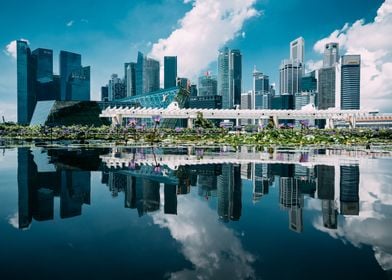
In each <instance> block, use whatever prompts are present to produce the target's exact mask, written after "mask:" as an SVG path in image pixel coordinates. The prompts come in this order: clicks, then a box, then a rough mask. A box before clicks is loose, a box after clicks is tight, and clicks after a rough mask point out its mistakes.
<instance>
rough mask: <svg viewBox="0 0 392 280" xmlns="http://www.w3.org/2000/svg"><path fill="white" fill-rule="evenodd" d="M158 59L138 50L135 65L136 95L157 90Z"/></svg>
mask: <svg viewBox="0 0 392 280" xmlns="http://www.w3.org/2000/svg"><path fill="white" fill-rule="evenodd" d="M159 71H160V69H159V61H157V60H155V59H152V58H149V57H147V56H145V55H143V53H141V52H139V53H138V56H137V65H136V77H135V78H136V95H140V94H145V93H149V92H153V91H157V90H159Z"/></svg>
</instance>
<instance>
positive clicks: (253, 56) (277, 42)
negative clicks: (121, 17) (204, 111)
mask: <svg viewBox="0 0 392 280" xmlns="http://www.w3.org/2000/svg"><path fill="white" fill-rule="evenodd" d="M71 2H72V1H71ZM169 2H170V3H171V4H173V3H174V2H176V1H163V2H161V3H156V2H154V3H148V4H146V3H143V4H139V5H136V6H134V7H131V6H129V5H130V4H129V5H128V6H129V7H127V8H128V11H130V12H129V13H132V12H134V11H135V10H138V11H140V9H142V8H148V7H150V6H149V5H152V6H160V5H161V6H163V7H165V8H166V9H164V12H166V13H168V14H169V13H174V11H175V12H176V13H178V15H182V14H184V13H186V12H187V13H186V14H185V16H179V19H177V20H181V19H182V21H180V22H176V23H175V24H174V25H172V26H170V27H172V29H171V30H166V32H163V30H164V29H167V27H168V26H160V28H158V27H157V28H155V29H154V28H152V31H151V32H147V33H149V34H147V33H146V34H136V35H134V36H133V37H132V38H131V39H129V38H128V41H132V42H133V47H129V44H128V45H127V44H126V42H125V41H126V40H123V39H124V38H122V41H121V43H120V40H115V41H116V44H112V47H110V48H108V49H107V50H104V49H105V46H106V43H109V42H111V39H113V38H111V39H110V38H109V39H108V40H106V41H100V42H103V43H104V44H97V46H94V48H92V45H88V44H87V42H88V41H89V40H91V38H89V35H90V34H92V33H94V32H97V30H100V28H101V27H102V26H101V25H102V23H103V22H102V23H101V22H97V18H95V19H94V15H95V14H94V13H92V12H91V13H89V17H87V16H86V18H81V17H80V15H79V12H78V13H76V14H77V15H76V14H75V16H74V17H75V19H73V20H68V21H67V20H64V21H63V22H62V25H63V27H62V28H60V23H56V24H55V25H54V26H53V27H50V28H49V27H48V30H47V31H48V32H46V30H45V29H42V32H41V31H40V32H41V33H40V34H41V35H40V34H36V31H35V33H34V32H33V31H32V30H29V29H31V27H28V26H26V25H23V24H20V23H19V25H17V26H15V28H13V29H12V30H7V31H2V32H4V33H5V34H4V36H1V37H2V38H4V39H3V40H5V41H1V42H0V43H1V44H2V45H3V50H4V52H3V53H2V54H1V56H0V66H2V67H3V69H6V70H5V71H4V74H3V75H2V77H1V78H0V94H1V96H2V97H1V101H2V102H1V105H0V113H1V115H4V116H5V118H6V120H16V61H15V58H14V57H13V55H14V52H13V51H14V50H13V45H12V43H11V44H10V42H11V41H13V39H19V38H25V39H26V40H28V41H29V42H30V44H31V46H33V48H36V47H44V48H49V49H53V51H54V53H58V52H59V51H60V50H64V49H66V50H70V51H72V52H76V53H80V54H81V55H82V56H83V64H84V65H91V83H92V84H91V89H92V92H91V97H92V99H93V100H99V99H100V88H101V86H102V85H104V84H105V83H106V81H107V80H108V78H109V77H110V75H111V74H112V73H118V74H120V76H121V73H122V71H121V69H122V67H123V64H124V62H127V61H136V54H137V51H138V50H140V51H143V52H145V53H146V55H149V56H150V55H151V56H152V57H155V58H158V59H159V60H160V61H161V67H162V66H163V63H162V62H163V56H164V55H168V56H170V55H173V56H177V57H178V66H179V72H178V74H179V76H181V77H187V78H191V81H192V82H193V83H196V81H197V77H198V75H200V74H201V73H202V72H203V71H204V70H212V73H213V74H217V65H216V59H217V54H218V49H217V47H223V46H228V47H229V48H231V49H234V48H236V49H240V51H241V54H242V56H243V71H242V72H243V74H242V83H243V87H242V92H244V91H247V90H248V89H251V88H252V86H251V84H252V69H253V67H254V64H256V66H257V68H258V69H259V70H260V71H261V72H263V73H264V74H266V75H268V76H269V77H270V83H275V84H278V79H277V77H278V73H279V72H278V69H279V61H281V60H282V59H284V58H287V57H289V53H288V51H287V46H288V44H289V43H290V42H291V41H293V40H294V39H295V38H297V37H299V36H302V37H304V39H305V41H306V48H305V58H306V59H305V65H306V68H307V69H308V70H309V69H312V68H317V67H320V62H321V64H322V53H323V52H324V48H325V43H328V42H333V41H336V42H337V43H339V44H340V46H341V50H340V54H341V55H344V54H346V53H347V52H350V53H353V50H357V49H356V48H355V47H358V44H359V43H361V44H363V47H364V50H358V52H357V53H356V54H360V55H361V59H362V60H363V62H364V63H363V64H364V66H363V68H361V75H362V76H361V78H362V77H363V75H365V79H364V81H362V79H361V82H363V83H364V84H365V86H364V87H361V99H364V100H363V101H364V102H366V103H365V104H369V105H372V104H375V105H377V104H379V106H373V107H375V108H377V109H380V110H381V111H388V109H389V108H390V107H391V106H390V105H391V104H390V102H391V101H390V100H389V99H390V98H389V97H390V90H391V88H390V79H388V77H386V76H385V75H386V74H385V73H386V72H385V71H387V70H388V67H389V65H390V64H389V63H384V64H383V63H382V62H383V59H384V58H385V59H387V60H386V62H389V61H388V57H387V56H386V55H383V56H382V55H381V57H379V58H378V60H377V63H375V65H369V61H370V60H369V53H367V52H369V51H370V52H371V53H374V52H376V51H378V50H384V49H387V50H388V47H389V44H390V42H380V46H377V43H378V42H373V43H372V44H373V45H372V46H369V44H366V42H362V41H360V40H358V41H360V42H359V43H356V44H354V43H353V40H354V39H355V38H357V39H358V37H355V36H354V35H358V34H364V32H366V31H367V29H372V30H373V29H375V28H376V27H377V26H379V27H384V28H383V29H381V28H380V29H379V32H380V34H383V33H382V32H384V31H387V30H391V20H390V17H391V16H390V15H391V9H389V7H390V5H391V3H392V1H389V0H387V1H385V2H384V3H383V2H382V1H374V2H373V3H371V5H370V4H369V3H365V2H367V1H360V3H358V1H355V3H356V4H357V7H353V9H351V10H350V12H348V10H347V9H343V10H344V11H345V13H344V12H340V11H336V14H334V15H330V17H329V18H330V22H328V23H327V24H325V23H323V24H324V25H323V24H321V23H320V22H316V24H315V25H313V24H312V29H313V30H312V32H310V30H309V28H305V27H304V26H303V24H302V26H297V24H299V25H301V24H300V23H296V24H294V26H293V30H292V31H290V32H287V33H288V34H284V35H283V34H280V33H279V36H276V34H275V35H274V36H273V37H268V38H269V42H268V43H267V44H265V46H264V45H263V44H257V42H258V41H260V39H258V38H257V36H256V35H257V34H258V33H260V32H261V33H262V34H265V35H267V33H268V32H271V30H266V29H268V28H273V27H274V25H276V24H277V23H276V22H274V19H273V17H272V15H271V13H272V12H274V11H275V12H277V11H279V12H280V13H281V14H282V15H284V14H285V13H287V12H288V11H289V10H290V9H294V10H296V11H297V9H299V8H300V7H301V6H303V5H306V3H307V2H308V1H290V5H289V7H288V8H287V11H283V10H277V9H278V8H277V7H276V6H274V4H272V3H264V1H245V2H243V3H242V2H241V5H237V6H238V7H237V6H236V5H235V3H237V2H238V1H228V2H230V3H227V4H226V3H225V4H222V3H221V4H220V5H221V6H220V8H222V11H220V12H223V11H225V9H228V10H234V11H236V10H235V9H236V8H237V9H239V10H238V14H239V15H238V16H239V18H238V20H239V21H240V24H239V26H237V25H236V26H232V22H231V20H233V19H230V18H229V19H227V22H221V23H222V24H225V25H227V26H223V27H222V28H223V29H224V30H223V31H225V32H223V33H222V37H225V36H226V37H227V38H228V39H227V38H226V39H222V38H217V39H216V40H217V41H219V42H215V43H216V44H215V45H214V46H210V45H204V43H203V42H200V45H202V46H204V48H205V49H204V52H205V57H204V56H203V57H202V60H203V61H204V64H205V66H203V67H202V66H201V65H199V64H197V63H194V64H193V66H194V67H192V69H188V68H187V67H186V66H187V65H184V64H189V59H191V58H192V59H195V58H199V53H198V52H197V50H195V52H192V50H193V49H190V51H188V53H189V55H188V56H189V57H184V56H183V55H182V53H181V51H178V53H175V51H176V49H175V48H174V49H173V48H172V45H173V43H172V41H173V40H174V39H175V38H174V39H173V36H174V37H175V35H176V34H177V33H178V32H185V31H186V30H187V29H186V28H187V25H186V22H185V21H186V20H191V19H192V13H196V12H198V11H199V10H200V7H199V5H201V4H204V5H208V4H211V3H209V2H210V1H207V0H206V1H198V2H197V3H193V5H189V3H188V2H189V1H186V2H187V3H176V4H177V5H171V9H170V8H169V6H170V5H168V3H169ZM231 2H233V3H231ZM299 2H301V3H299ZM170 3H169V4H170ZM237 4H238V3H237ZM307 4H308V5H309V3H307ZM352 4H353V1H344V3H339V6H342V7H346V8H348V7H350V5H351V6H353V5H352ZM8 5H9V7H5V8H9V9H10V8H12V4H8ZM123 5H125V4H124V3H123ZM226 5H227V6H226ZM381 5H382V9H381V8H380V6H381ZM81 6H82V7H81V11H85V10H86V7H84V6H85V5H84V4H82V5H81ZM218 6H219V5H218ZM234 6H235V7H236V8H235V7H234ZM71 7H73V3H70V4H69V7H66V10H70V9H71ZM310 8H311V7H310ZM379 8H380V9H379ZM55 10H56V9H55ZM377 10H378V14H377ZM81 11H80V12H81ZM291 11H292V10H291ZM310 11H311V10H308V15H309V19H310V18H312V17H313V15H311V13H310ZM54 12H55V11H54ZM95 12H97V11H95ZM241 12H244V13H246V15H242V16H241ZM298 12H300V13H303V12H304V11H302V10H298ZM71 14H73V13H71ZM164 15H165V17H164V20H166V16H167V15H166V14H164ZM178 15H177V17H178ZM376 15H377V16H376ZM77 16H79V17H80V19H79V20H76V17H77ZM64 17H65V16H64ZM193 17H194V15H193ZM49 18H50V17H49ZM361 18H363V19H364V21H363V22H356V20H357V19H361ZM138 20H139V21H141V19H140V18H139V19H138ZM209 20H212V19H209ZM42 21H45V16H43V19H42ZM145 21H146V24H148V23H149V22H148V21H149V18H148V17H147V18H146V19H145ZM171 21H172V20H171ZM267 21H268V22H267ZM107 22H108V23H109V24H113V23H112V22H111V21H110V19H107ZM169 22H170V20H167V24H168V25H170V24H169ZM207 22H208V20H207ZM354 22H356V23H355V24H353V23H354ZM22 23H23V21H22ZM213 23H214V22H213ZM317 23H319V24H317ZM345 23H348V24H347V25H345ZM161 25H162V24H161ZM216 25H217V24H215V25H214V24H212V25H211V26H210V29H212V30H214V28H218V27H219V26H218V27H216ZM341 26H345V27H344V28H343V29H340V28H341ZM42 28H43V27H42ZM56 28H60V29H64V30H65V31H64V32H65V33H64V34H65V35H66V37H67V38H68V39H67V40H61V38H60V40H55V41H56V42H54V41H53V39H51V38H54V37H55V35H54V34H53V33H54V32H55V30H54V29H56ZM95 28H96V29H97V30H95V31H94V30H91V29H95ZM117 28H118V29H117V30H114V32H113V37H116V36H117V35H119V34H115V33H121V31H122V32H123V33H124V34H125V33H126V32H125V30H124V27H123V28H122V29H121V28H119V27H118V26H117ZM219 28H220V27H219ZM226 28H227V30H226ZM294 28H295V30H294ZM280 29H282V26H280ZM43 30H45V32H46V33H45V32H43ZM104 30H105V29H104V28H103V29H102V31H104ZM184 30H185V31H184ZM334 30H339V31H334ZM188 31H189V30H188ZM226 31H227V32H228V33H226ZM267 31H268V32H267ZM276 31H279V29H277V30H276ZM161 32H162V33H165V34H166V35H167V34H168V33H169V34H170V32H171V35H169V36H168V37H167V38H166V39H162V38H164V37H165V35H164V34H163V35H162V34H161ZM176 32H177V33H176ZM195 32H196V34H197V32H198V30H195ZM331 32H332V33H331ZM361 32H362V33H361ZM103 33H105V32H103ZM139 33H140V31H139ZM310 33H312V34H310ZM64 34H62V32H60V33H59V34H58V35H57V37H61V36H63V35H64ZM124 34H120V35H122V36H123V37H124ZM208 34H209V33H208V32H207V34H206V35H208ZM65 35H64V36H65ZM115 35H116V36H115ZM185 35H186V34H185ZM351 35H352V36H351ZM51 36H52V37H51ZM105 36H106V35H105ZM105 36H103V37H105ZM148 36H151V37H154V36H155V38H156V39H154V38H152V39H151V40H149V41H147V43H145V44H144V45H143V44H141V43H140V42H142V41H143V37H148ZM350 36H351V37H353V38H351V37H350ZM43 37H47V38H45V39H43ZM120 37H121V36H120ZM125 37H126V36H125ZM128 37H130V36H129V35H128ZM138 37H140V38H138ZM218 37H220V36H218ZM71 38H83V40H81V41H80V42H81V43H79V44H76V43H75V42H71V41H73V40H70V39H71ZM159 38H161V39H162V40H158V39H159ZM322 38H324V39H322ZM138 42H139V44H138ZM153 42H157V43H155V44H153ZM189 43H192V40H191V39H189V40H188V39H187V37H184V40H183V44H184V45H185V46H188V44H189ZM127 46H128V47H127ZM162 46H165V48H163V47H162ZM106 47H107V46H106ZM160 47H162V49H165V50H166V51H167V52H171V53H167V52H166V53H165V52H163V51H162V50H160ZM311 48H312V49H313V50H311ZM271 49H273V50H274V51H273V52H272V53H271V51H272V50H271ZM177 50H178V49H177ZM106 51H110V52H111V54H112V55H113V58H114V59H111V61H108V59H107V57H104V56H103V55H102V54H103V53H102V52H106ZM119 53H124V54H121V55H119ZM125 53H126V55H125ZM363 53H365V56H364V55H363ZM387 54H388V52H387ZM119 56H122V57H120V58H119ZM102 60H104V61H105V63H102ZM206 61H207V62H206ZM380 61H381V62H380ZM374 62H376V61H374ZM380 63H381V64H380ZM314 65H317V67H314ZM188 66H189V65H188ZM53 67H54V69H55V70H54V73H55V74H59V73H58V72H57V71H56V69H58V65H56V61H54V65H53ZM369 71H370V72H369ZM372 71H373V72H372ZM374 71H377V73H376V74H378V75H376V76H375V77H376V78H374V79H373V80H372V81H371V83H369V79H367V75H369V73H370V74H374ZM187 73H191V74H190V75H191V76H189V75H187ZM162 74H163V71H162V69H161V75H162ZM192 75H193V76H192ZM372 77H374V75H373V76H372ZM162 82H163V79H162V77H161V83H162ZM371 86H376V89H377V91H375V92H374V91H372V93H373V95H374V98H371V101H372V102H370V103H369V102H368V101H369V92H371V91H370V90H371V88H369V87H371ZM161 87H163V86H162V85H161ZM388 98H389V99H388ZM361 103H362V101H361Z"/></svg>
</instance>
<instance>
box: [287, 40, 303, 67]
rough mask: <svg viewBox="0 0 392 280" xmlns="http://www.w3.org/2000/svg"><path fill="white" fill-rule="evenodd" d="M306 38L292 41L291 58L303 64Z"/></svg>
mask: <svg viewBox="0 0 392 280" xmlns="http://www.w3.org/2000/svg"><path fill="white" fill-rule="evenodd" d="M304 56H305V40H304V38H302V37H299V38H297V39H295V40H294V41H291V42H290V60H292V61H294V62H298V63H301V64H303V63H304V62H305V57H304Z"/></svg>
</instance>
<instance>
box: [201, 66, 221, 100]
mask: <svg viewBox="0 0 392 280" xmlns="http://www.w3.org/2000/svg"><path fill="white" fill-rule="evenodd" d="M217 94H218V90H217V81H216V77H214V76H211V75H210V74H209V73H208V72H207V73H206V75H203V76H200V77H199V83H198V96H211V95H217Z"/></svg>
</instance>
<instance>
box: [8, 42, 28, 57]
mask: <svg viewBox="0 0 392 280" xmlns="http://www.w3.org/2000/svg"><path fill="white" fill-rule="evenodd" d="M19 40H22V41H26V42H27V43H28V44H29V43H30V42H29V40H27V39H23V38H21V39H19ZM3 51H4V53H5V54H6V55H8V56H11V57H13V58H16V40H14V41H11V42H9V44H8V45H6V46H5V49H4V50H3Z"/></svg>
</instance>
